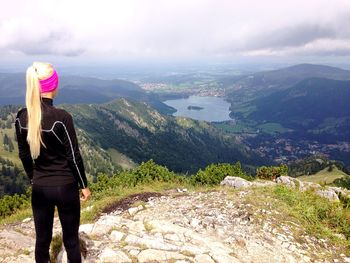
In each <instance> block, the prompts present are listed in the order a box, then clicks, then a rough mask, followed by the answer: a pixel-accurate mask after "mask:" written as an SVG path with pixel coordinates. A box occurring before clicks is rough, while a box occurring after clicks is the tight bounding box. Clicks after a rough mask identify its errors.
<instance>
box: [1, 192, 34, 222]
mask: <svg viewBox="0 0 350 263" xmlns="http://www.w3.org/2000/svg"><path fill="white" fill-rule="evenodd" d="M29 205H30V198H29V196H28V195H24V194H21V195H19V194H14V195H5V196H4V197H3V198H1V199H0V218H4V217H5V216H8V215H11V214H13V213H14V212H15V211H17V210H19V209H23V208H26V207H29Z"/></svg>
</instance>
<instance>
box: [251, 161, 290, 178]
mask: <svg viewBox="0 0 350 263" xmlns="http://www.w3.org/2000/svg"><path fill="white" fill-rule="evenodd" d="M287 174H288V166H287V165H285V164H280V166H261V167H259V168H258V169H257V170H256V177H257V178H260V179H268V180H274V179H276V178H277V177H279V176H284V175H287Z"/></svg>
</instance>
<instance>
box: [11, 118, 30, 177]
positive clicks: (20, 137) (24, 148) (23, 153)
mask: <svg viewBox="0 0 350 263" xmlns="http://www.w3.org/2000/svg"><path fill="white" fill-rule="evenodd" d="M19 115H20V112H18V113H17V117H16V121H15V128H16V137H17V143H18V152H19V153H18V156H19V158H20V159H21V161H22V164H23V167H24V170H25V172H26V174H27V176H28V178H29V180H30V182H31V183H32V179H33V169H34V165H33V159H32V156H31V154H30V148H29V144H28V142H27V139H26V138H25V136H24V134H23V133H22V129H21V123H20V119H19Z"/></svg>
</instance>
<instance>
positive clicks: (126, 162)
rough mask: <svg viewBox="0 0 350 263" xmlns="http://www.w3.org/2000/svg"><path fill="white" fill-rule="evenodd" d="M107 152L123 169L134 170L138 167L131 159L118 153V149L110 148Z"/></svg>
mask: <svg viewBox="0 0 350 263" xmlns="http://www.w3.org/2000/svg"><path fill="white" fill-rule="evenodd" d="M107 152H108V154H109V155H110V156H111V158H112V161H113V162H114V163H116V164H118V165H120V166H121V167H123V169H133V168H135V167H136V164H135V163H134V162H133V161H132V160H131V159H130V158H129V157H127V156H126V155H124V154H122V153H120V152H118V151H117V150H116V149H113V148H109V149H108V150H107Z"/></svg>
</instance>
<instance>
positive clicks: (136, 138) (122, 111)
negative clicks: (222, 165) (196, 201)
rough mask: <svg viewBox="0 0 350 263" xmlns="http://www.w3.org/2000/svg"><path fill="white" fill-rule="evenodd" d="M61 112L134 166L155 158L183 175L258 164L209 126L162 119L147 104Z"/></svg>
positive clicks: (72, 108)
mask: <svg viewBox="0 0 350 263" xmlns="http://www.w3.org/2000/svg"><path fill="white" fill-rule="evenodd" d="M64 108H65V109H67V110H68V111H69V112H71V113H72V114H73V116H74V120H75V122H76V125H77V126H78V127H80V128H81V129H83V130H85V131H86V132H87V133H88V134H89V135H90V137H91V138H93V140H94V141H95V142H97V143H98V144H99V145H100V146H101V147H102V148H104V149H109V148H114V149H118V151H120V152H121V153H123V154H125V155H126V156H128V157H130V158H131V159H132V160H133V161H135V162H141V161H146V160H148V159H154V160H155V161H156V162H157V163H159V164H162V165H166V166H168V167H169V168H170V169H172V170H175V171H183V172H185V171H196V170H197V169H198V168H200V167H204V166H206V165H208V164H210V163H213V162H235V161H241V162H242V163H246V164H258V163H259V162H261V159H260V158H257V157H256V156H251V155H250V154H249V153H248V151H247V150H246V149H245V148H244V146H242V145H239V144H238V143H236V142H235V138H234V137H233V136H227V135H224V134H222V133H221V132H220V131H219V130H218V129H216V128H215V127H214V126H212V125H210V124H209V123H206V122H201V121H195V120H192V119H187V118H180V117H178V118H175V117H172V116H166V115H161V114H160V113H159V112H157V111H156V110H154V109H153V108H151V107H150V106H148V105H147V104H143V103H137V102H135V101H130V100H126V99H117V100H114V101H112V102H109V103H105V104H89V105H86V104H85V105H64Z"/></svg>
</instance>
